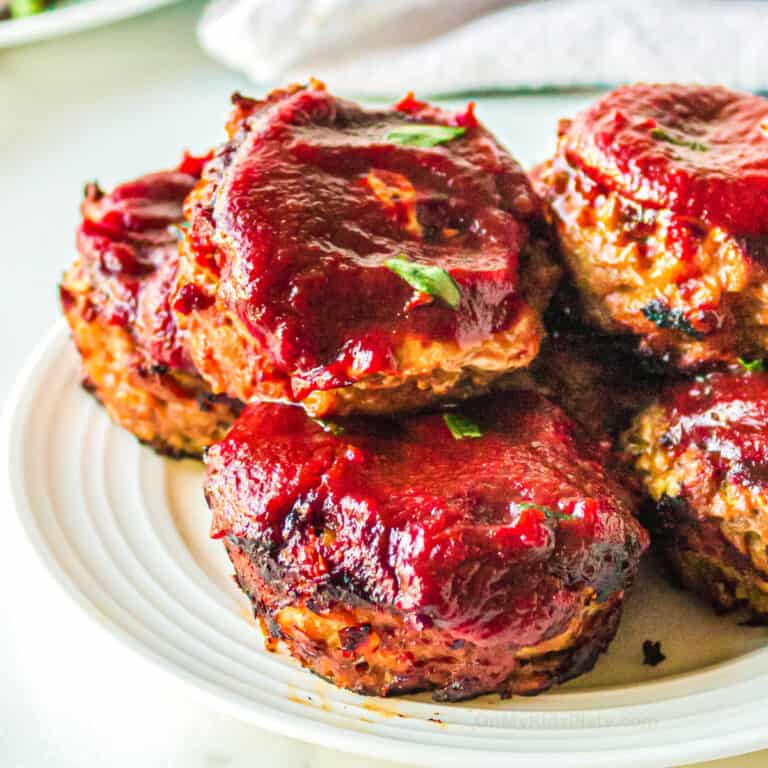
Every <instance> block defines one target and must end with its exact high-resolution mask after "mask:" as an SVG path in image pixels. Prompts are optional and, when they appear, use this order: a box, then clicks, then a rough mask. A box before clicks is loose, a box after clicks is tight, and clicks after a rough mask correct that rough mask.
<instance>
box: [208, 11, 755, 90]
mask: <svg viewBox="0 0 768 768" xmlns="http://www.w3.org/2000/svg"><path fill="white" fill-rule="evenodd" d="M199 37H200V41H201V43H202V45H203V47H204V48H205V49H206V50H207V51H208V52H209V53H210V54H211V55H212V56H214V57H215V58H217V59H220V60H221V61H222V62H224V63H225V64H227V65H229V66H230V67H233V68H235V69H238V70H242V71H243V72H245V73H246V74H247V75H248V76H249V77H250V78H251V79H253V80H254V81H257V82H259V83H266V84H269V83H287V82H293V81H304V80H306V79H307V78H308V77H309V76H311V75H312V76H315V77H318V78H320V79H322V80H325V81H326V82H327V83H328V85H329V87H331V88H333V89H334V90H337V91H344V92H348V93H353V94H359V95H361V96H387V97H394V96H398V95H400V94H402V93H403V91H404V90H406V89H413V90H415V91H416V92H417V93H418V94H421V95H436V94H450V93H463V92H483V91H510V90H520V89H529V88H531V89H540V88H574V87H581V86H585V87H588V86H596V85H597V86H599V85H610V84H615V83H620V82H625V81H631V80H646V81H651V82H665V81H666V82H668V81H681V82H691V81H696V82H705V83H707V82H712V83H723V84H726V85H729V86H731V87H734V88H740V89H745V90H768V2H766V0H640V1H638V0H529V2H521V1H520V0H518V1H517V2H514V0H513V1H511V2H510V0H507V1H506V2H504V0H215V1H214V2H212V3H211V4H210V5H209V7H208V8H207V9H206V12H205V13H204V14H203V17H202V19H201V21H200V26H199Z"/></svg>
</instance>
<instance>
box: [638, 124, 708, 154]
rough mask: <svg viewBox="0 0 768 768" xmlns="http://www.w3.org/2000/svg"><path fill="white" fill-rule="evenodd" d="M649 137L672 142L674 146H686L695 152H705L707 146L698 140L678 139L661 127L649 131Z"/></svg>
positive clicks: (668, 142)
mask: <svg viewBox="0 0 768 768" xmlns="http://www.w3.org/2000/svg"><path fill="white" fill-rule="evenodd" d="M651 138H652V139H657V140H658V141H666V142H667V144H674V145H675V146H676V147H688V149H692V150H694V151H695V152H707V151H708V150H709V147H707V145H706V144H702V143H701V142H698V141H687V140H686V139H678V138H677V137H676V136H672V134H670V133H667V132H666V131H665V130H664V129H663V128H654V129H653V130H652V131H651Z"/></svg>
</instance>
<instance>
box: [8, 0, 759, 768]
mask: <svg viewBox="0 0 768 768" xmlns="http://www.w3.org/2000/svg"><path fill="white" fill-rule="evenodd" d="M201 7H202V2H201V0H189V2H185V3H183V4H182V5H179V6H176V7H172V8H169V9H166V10H162V11H157V12H154V13H151V14H148V15H146V16H143V17H140V18H136V19H133V20H130V21H126V22H122V23H119V24H115V25H112V26H110V27H106V28H103V29H99V30H94V31H91V32H86V33H82V34H78V35H73V36H70V37H67V38H62V39H60V40H55V41H50V42H47V43H41V44H37V45H30V46H27V47H24V48H18V49H13V50H9V51H0V168H1V169H2V192H1V193H0V200H1V201H2V202H1V203H0V233H1V234H2V245H1V246H0V266H1V267H2V283H1V284H0V348H2V350H3V357H2V364H1V365H0V401H4V400H5V398H6V395H7V394H8V391H9V390H10V387H11V385H12V383H13V380H14V377H15V374H16V372H17V371H18V369H19V368H20V367H21V365H22V363H23V362H24V360H25V358H26V357H27V356H28V354H29V352H30V351H31V349H32V347H34V345H35V344H36V343H37V342H38V340H39V339H40V338H42V336H43V335H44V333H45V331H46V330H47V329H48V328H49V327H50V325H51V324H52V323H53V322H54V321H55V319H56V318H57V316H58V306H57V298H56V283H57V281H58V277H59V274H60V273H61V271H62V270H63V268H64V267H65V265H66V264H67V263H68V262H69V261H70V259H71V258H72V255H73V239H74V237H73V232H74V228H75V225H76V222H77V208H78V202H79V198H80V194H81V189H82V185H83V182H84V181H86V180H89V179H92V178H96V179H98V180H99V181H101V182H102V183H103V184H104V185H106V186H109V185H111V184H113V183H114V182H116V181H119V180H123V179H127V178H131V177H133V176H136V175H138V174H140V173H142V172H144V171H150V170H155V169H157V168H163V167H168V166H171V165H173V164H174V163H175V162H176V160H177V158H178V157H179V154H180V150H181V149H182V148H185V147H188V148H190V149H192V150H196V151H200V150H204V149H205V148H207V147H208V146H210V145H211V144H212V143H213V142H216V141H218V140H219V139H220V138H221V136H222V125H223V121H224V116H225V115H226V112H227V108H228V97H229V94H230V92H231V91H233V90H236V89H242V90H244V91H249V90H250V91H253V88H252V87H249V86H248V84H247V83H245V82H244V81H242V79H240V78H239V77H238V76H237V75H235V74H233V73H230V72H227V71H226V70H224V69H223V68H221V67H220V66H218V65H217V64H215V63H213V62H211V61H209V60H208V59H206V58H205V56H204V55H203V54H202V53H201V52H200V51H199V49H198V47H197V45H196V42H195V38H194V35H193V25H194V20H195V18H196V17H197V14H198V13H199V10H200V8H201ZM318 74H319V75H322V73H318ZM553 100H557V102H558V107H561V109H559V112H560V113H561V114H569V113H570V112H572V111H573V109H574V108H576V107H578V106H580V105H581V104H583V103H584V102H585V99H584V98H581V97H554V96H553V97H543V96H536V97H519V98H514V99H494V100H485V101H482V102H481V103H480V105H479V110H478V111H479V113H480V115H481V116H482V117H483V118H484V119H485V120H486V121H487V122H488V123H489V124H490V125H491V126H492V127H493V128H494V129H495V130H496V131H497V132H498V133H499V134H500V136H501V138H502V139H503V138H504V125H505V123H506V124H509V123H510V121H513V120H520V119H525V120H527V121H528V122H529V123H530V125H531V131H532V133H533V134H534V136H535V138H534V140H532V142H531V147H533V150H531V149H530V148H529V152H530V153H531V155H532V156H531V157H521V158H520V159H521V160H522V161H523V162H532V161H535V160H537V159H541V158H542V157H544V156H545V154H546V152H547V150H548V149H550V148H551V144H552V137H553V136H554V122H553V119H552V117H551V106H552V103H553ZM51 386H56V382H51ZM0 503H2V509H3V513H4V515H5V518H4V520H5V525H4V527H3V530H4V535H3V536H2V538H0V585H2V586H1V587H0V590H2V601H3V606H4V609H5V611H4V614H5V617H4V620H3V625H4V626H3V630H2V632H0V691H2V695H1V696H0V765H2V766H8V767H9V768H16V767H17V766H18V767H19V768H35V767H36V766H43V765H44V766H46V768H64V767H65V766H78V767H81V766H86V767H90V766H104V765H106V766H110V768H128V766H130V767H131V768H134V766H137V765H138V766H174V767H175V766H183V767H184V768H197V767H198V766H200V767H201V768H202V767H203V766H206V767H208V768H225V767H230V766H231V767H232V768H235V767H236V766H259V768H270V767H271V766H281V767H282V766H286V767H289V768H292V767H293V766H296V767H297V768H298V767H299V766H313V768H321V767H322V766H328V768H330V767H331V766H333V767H334V768H344V767H345V766H349V767H350V768H351V767H352V766H358V765H359V764H360V758H358V757H354V756H347V755H344V754H342V753H341V752H335V751H331V750H327V749H320V748H317V747H314V746H311V745H305V744H302V743H299V742H295V741H291V740H289V739H286V738H283V737H280V736H274V735H272V734H270V733H266V732H264V731H261V730H259V729H257V728H254V727H252V726H250V725H247V724H244V723H240V722H238V721H235V720H232V719H230V718H229V717H226V716H224V715H220V714H218V713H216V712H213V711H211V710H210V709H208V708H207V707H205V706H203V705H201V704H198V703H197V702H196V701H194V700H190V699H189V697H188V695H187V694H186V693H184V692H182V691H181V690H180V689H179V688H177V687H176V686H175V685H174V684H173V683H172V682H169V680H168V679H166V678H164V677H159V676H157V675H156V674H155V673H154V671H153V669H151V668H150V667H149V666H147V665H146V664H145V663H144V662H142V661H141V660H140V659H138V658H136V657H134V656H133V655H132V654H131V653H130V652H129V651H127V650H126V649H125V648H123V647H122V646H121V645H119V644H118V643H117V642H116V641H114V640H112V639H111V638H110V637H108V636H107V635H106V634H105V633H99V632H96V631H93V627H92V624H91V623H90V621H88V620H87V619H86V618H85V617H84V616H81V615H80V614H79V613H78V611H77V610H76V609H75V608H74V607H73V606H72V605H71V604H70V603H69V602H68V601H67V600H66V599H65V598H64V597H63V596H62V595H61V594H59V592H58V591H57V590H56V589H55V588H54V589H52V588H51V586H50V585H49V583H48V577H47V576H46V575H45V574H44V573H43V570H42V568H41V567H40V566H39V565H38V563H37V562H36V561H35V560H34V559H33V555H32V554H31V552H30V550H29V549H28V548H27V545H26V543H25V541H24V540H23V538H22V536H21V534H20V531H19V529H18V527H17V525H16V523H15V520H14V518H13V515H12V511H11V509H10V502H9V501H8V500H6V499H0ZM767 763H768V751H767V752H761V753H757V754H753V755H751V756H747V757H743V758H734V759H731V760H723V761H717V762H715V763H707V764H706V765H707V766H712V767H713V768H714V766H717V768H757V767H758V766H764V765H766V764H767ZM366 765H368V766H370V768H384V766H385V765H394V764H387V763H382V762H376V761H371V760H366ZM702 765H703V764H702Z"/></svg>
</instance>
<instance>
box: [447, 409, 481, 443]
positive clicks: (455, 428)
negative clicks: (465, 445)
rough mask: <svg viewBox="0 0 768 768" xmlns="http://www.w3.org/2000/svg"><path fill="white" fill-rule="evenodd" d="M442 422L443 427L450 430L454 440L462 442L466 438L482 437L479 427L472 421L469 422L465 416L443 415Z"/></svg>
mask: <svg viewBox="0 0 768 768" xmlns="http://www.w3.org/2000/svg"><path fill="white" fill-rule="evenodd" d="M443 421H444V422H445V426H446V427H448V429H450V430H451V434H452V435H453V437H454V439H455V440H464V438H466V437H482V436H483V433H482V431H481V430H480V427H478V426H477V424H475V422H474V421H470V420H469V419H468V418H467V417H466V416H462V415H461V414H460V413H444V414H443Z"/></svg>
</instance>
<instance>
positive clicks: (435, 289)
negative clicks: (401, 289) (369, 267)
mask: <svg viewBox="0 0 768 768" xmlns="http://www.w3.org/2000/svg"><path fill="white" fill-rule="evenodd" d="M384 266H385V267H386V268H387V269H390V270H392V272H394V273H395V274H396V275H397V276H398V277H401V278H402V279H403V280H405V282H406V283H408V285H410V286H412V287H413V288H415V289H416V290H417V291H421V292H422V293H428V294H429V295H430V296H435V297H437V298H438V299H442V300H443V301H444V302H445V303H446V304H447V305H448V306H449V307H450V308H451V309H458V308H459V302H460V301H461V291H460V290H459V286H458V285H457V284H456V281H455V280H454V279H453V278H452V277H451V276H450V274H449V273H448V272H446V271H445V270H444V269H441V268H440V267H431V266H429V265H427V264H417V263H416V262H415V261H409V260H408V259H407V258H405V257H404V255H403V254H401V255H400V256H398V257H397V258H396V259H387V261H385V262H384Z"/></svg>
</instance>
